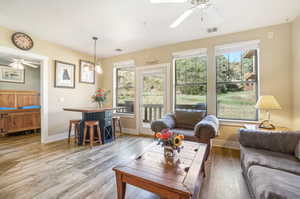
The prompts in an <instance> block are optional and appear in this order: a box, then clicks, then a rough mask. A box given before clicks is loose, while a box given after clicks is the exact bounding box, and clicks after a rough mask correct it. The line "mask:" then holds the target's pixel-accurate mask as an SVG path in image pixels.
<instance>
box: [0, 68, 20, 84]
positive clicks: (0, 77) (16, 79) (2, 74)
mask: <svg viewBox="0 0 300 199" xmlns="http://www.w3.org/2000/svg"><path fill="white" fill-rule="evenodd" d="M0 82H11V83H21V84H24V83H25V70H19V69H15V68H12V67H8V66H0Z"/></svg>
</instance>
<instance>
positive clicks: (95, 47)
mask: <svg viewBox="0 0 300 199" xmlns="http://www.w3.org/2000/svg"><path fill="white" fill-rule="evenodd" d="M93 40H94V41H95V44H94V65H95V67H96V61H97V58H96V53H97V40H98V38H97V37H93Z"/></svg>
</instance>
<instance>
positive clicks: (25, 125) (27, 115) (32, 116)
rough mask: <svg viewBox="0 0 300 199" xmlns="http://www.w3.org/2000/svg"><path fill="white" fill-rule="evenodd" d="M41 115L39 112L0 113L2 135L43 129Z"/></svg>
mask: <svg viewBox="0 0 300 199" xmlns="http://www.w3.org/2000/svg"><path fill="white" fill-rule="evenodd" d="M40 117H41V114H40V111H39V110H33V109H31V110H30V111H28V110H26V111H24V110H20V111H10V112H9V113H0V132H1V133H2V134H7V133H14V132H19V131H27V130H35V129H39V128H41V122H40V121H41V119H40Z"/></svg>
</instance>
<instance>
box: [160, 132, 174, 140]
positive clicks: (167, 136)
mask: <svg viewBox="0 0 300 199" xmlns="http://www.w3.org/2000/svg"><path fill="white" fill-rule="evenodd" d="M172 134H173V133H172V132H170V131H168V132H164V133H162V135H161V138H162V139H169V138H170V137H171V136H172Z"/></svg>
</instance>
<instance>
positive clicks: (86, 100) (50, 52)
mask: <svg viewBox="0 0 300 199" xmlns="http://www.w3.org/2000/svg"><path fill="white" fill-rule="evenodd" d="M13 32H14V31H12V30H9V29H6V28H3V27H0V46H5V47H11V48H16V47H15V46H14V45H13V44H12V42H11V35H12V33H13ZM29 34H30V33H29ZM33 41H34V47H33V49H31V50H30V52H32V53H36V54H39V55H43V56H47V57H49V67H50V68H49V71H50V72H49V93H48V96H49V97H48V101H49V136H52V135H56V134H60V133H64V132H66V130H67V128H68V122H69V120H70V119H78V118H81V115H80V114H78V113H71V112H64V111H63V110H62V108H63V107H83V106H92V105H93V104H92V103H91V100H90V96H91V95H92V94H93V92H94V91H95V89H96V87H98V86H96V85H99V77H98V76H97V77H96V84H95V85H90V84H83V83H79V60H80V59H84V60H90V61H91V60H92V57H91V56H89V55H86V54H84V53H80V52H77V51H74V50H71V49H68V48H66V47H63V46H60V45H56V44H53V43H50V42H47V41H43V40H40V39H38V38H35V37H33ZM54 60H60V61H64V62H69V63H73V64H76V76H75V78H76V85H75V87H76V88H75V89H63V88H54Z"/></svg>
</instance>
